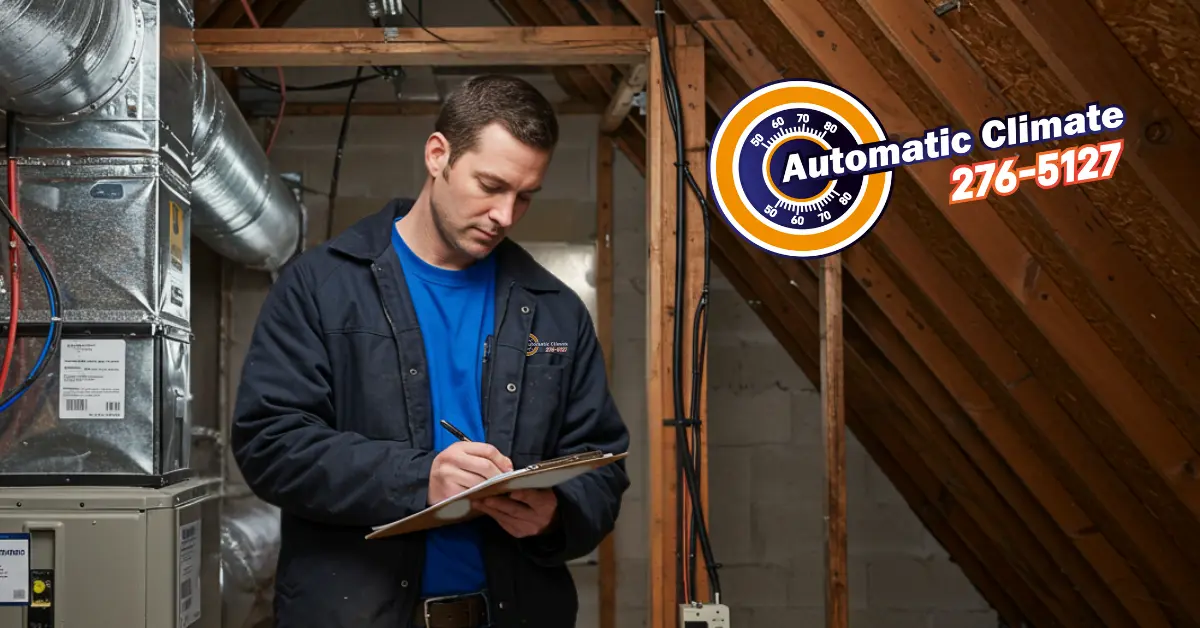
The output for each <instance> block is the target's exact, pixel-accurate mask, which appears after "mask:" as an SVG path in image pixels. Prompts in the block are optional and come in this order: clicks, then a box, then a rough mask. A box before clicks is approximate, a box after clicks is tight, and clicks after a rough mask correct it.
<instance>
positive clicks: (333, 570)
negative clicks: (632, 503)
mask: <svg viewBox="0 0 1200 628" xmlns="http://www.w3.org/2000/svg"><path fill="white" fill-rule="evenodd" d="M411 207H412V201H411V200H394V201H392V202H391V203H389V204H388V205H387V206H386V207H385V208H384V209H383V210H382V211H380V212H379V213H377V214H374V215H372V216H368V217H366V218H364V219H362V220H361V221H359V222H358V223H357V224H355V225H353V226H352V227H350V228H349V229H348V230H346V231H344V232H343V233H341V234H339V235H338V236H337V237H335V238H333V239H332V240H330V241H328V242H326V243H324V244H322V245H321V246H319V247H316V248H314V249H312V250H310V251H308V252H306V253H305V254H303V255H301V256H299V257H298V258H296V259H295V260H293V261H292V262H291V263H289V264H288V265H287V266H285V267H284V269H283V270H282V271H281V273H280V274H279V277H278V279H277V281H276V282H275V284H274V285H273V286H272V287H271V290H270V293H269V294H268V296H267V298H266V301H265V302H264V304H263V306H262V310H261V311H260V313H259V318H258V321H257V326H256V328H255V331H254V334H253V338H252V340H251V344H250V347H249V349H248V352H247V354H246V358H245V363H244V366H243V369H242V379H241V383H240V385H239V388H238V392H237V402H236V406H235V409H234V418H233V429H232V432H231V444H232V449H233V455H234V457H235V459H236V461H237V463H238V466H239V467H240V469H241V472H242V475H243V476H244V477H245V479H246V483H247V484H248V485H249V486H250V488H251V489H252V490H253V491H254V493H255V494H256V495H258V496H259V497H260V498H261V499H263V500H265V501H267V502H269V503H272V504H275V505H277V506H279V507H280V509H281V510H282V548H281V550H280V555H279V563H278V571H277V573H276V584H275V613H276V626H279V627H281V628H310V627H311V628H407V627H408V626H410V625H411V619H410V618H411V617H412V616H413V612H414V610H415V608H417V606H416V605H418V604H420V592H421V573H422V567H423V564H424V558H425V538H424V534H422V533H415V534H408V535H400V536H396V537H391V538H386V539H376V540H370V541H368V540H365V539H364V536H365V535H366V534H367V533H369V532H370V529H371V526H376V525H381V524H385V523H388V522H391V521H394V520H396V519H400V518H402V517H406V516H408V515H411V514H413V513H414V512H417V511H419V510H421V509H423V508H424V507H425V506H426V498H427V493H428V489H429V470H430V466H431V463H432V462H433V459H434V456H435V452H434V451H433V432H432V430H433V429H434V427H433V425H434V423H433V420H432V417H431V404H430V383H429V380H428V379H427V377H426V361H425V348H424V344H423V341H422V338H421V330H420V328H419V326H418V324H417V319H416V314H415V311H414V310H413V306H412V303H411V301H410V299H409V296H408V289H407V287H406V285H405V281H404V274H403V272H402V270H401V267H400V262H399V259H398V258H397V256H396V253H395V251H394V250H393V249H392V243H391V230H392V229H393V221H394V220H395V219H396V218H398V217H400V216H401V215H403V214H404V213H405V212H407V211H408V210H409V209H410V208H411ZM494 254H495V255H496V256H497V277H496V330H495V338H494V343H495V344H494V346H493V347H492V349H491V351H490V356H489V357H488V359H487V361H486V363H485V371H484V378H483V379H484V381H483V383H482V397H483V405H484V408H483V411H484V428H485V430H486V433H487V441H488V442H489V443H491V444H492V445H494V446H495V447H496V448H497V449H499V450H500V452H501V453H503V454H504V455H506V456H508V457H509V458H511V459H512V461H513V465H514V467H515V468H520V467H523V466H526V465H529V464H532V463H534V462H538V461H540V460H545V459H548V458H551V457H555V456H560V455H566V454H570V453H576V452H581V451H586V450H592V449H599V450H603V451H606V452H612V453H619V452H623V451H626V449H627V448H628V446H629V433H628V431H627V429H626V426H625V424H624V423H623V421H622V419H621V417H620V415H619V413H618V412H617V408H616V406H615V404H614V402H613V399H612V396H611V395H610V393H609V389H608V382H607V377H606V375H605V369H604V357H603V355H602V352H601V349H600V346H599V344H598V342H597V339H596V334H595V331H594V327H593V325H592V321H591V318H590V316H589V314H588V311H587V308H586V307H585V305H584V303H583V301H582V300H581V299H580V298H579V296H578V295H577V294H576V293H575V292H574V291H572V290H571V289H569V288H568V287H567V286H566V285H565V284H564V283H563V282H562V281H560V280H559V279H558V278H557V277H555V276H554V275H553V274H551V273H550V272H549V271H547V270H546V269H545V268H543V267H542V266H541V265H540V264H538V263H537V262H536V261H535V260H534V259H533V258H532V257H531V256H530V255H529V254H528V253H527V252H526V251H525V250H524V249H522V248H521V247H520V246H518V245H517V244H516V243H514V242H512V241H510V240H507V239H506V240H504V241H503V242H502V243H501V244H500V245H499V246H498V247H497V248H496V250H495V253H494ZM531 335H532V336H535V337H536V338H537V339H538V341H539V342H541V343H547V344H545V345H542V346H541V347H531V345H530V337H531ZM560 343H565V345H563V344H560ZM545 346H553V347H555V348H557V347H562V346H565V351H546V350H545V349H544V347H545ZM533 348H537V349H538V350H537V351H531V350H532V349H533ZM628 487H629V479H628V477H627V475H626V470H625V466H624V461H621V462H618V463H615V464H610V465H608V466H606V467H604V468H601V469H597V470H594V471H591V472H589V473H587V474H584V475H582V476H580V477H578V478H576V479H574V480H571V481H569V482H567V483H564V484H562V485H560V486H559V487H558V488H556V489H555V491H556V492H557V495H558V508H559V517H560V525H559V526H558V527H557V528H556V531H555V532H554V533H552V534H546V535H542V536H541V537H534V538H527V539H520V540H518V539H515V538H513V537H512V536H510V535H509V534H508V533H506V532H505V531H504V530H503V529H502V528H501V527H500V526H499V525H498V524H497V523H496V522H495V521H494V520H492V519H491V518H490V517H485V518H484V519H483V521H482V523H483V528H484V539H485V547H484V559H485V562H486V566H487V578H488V594H489V602H490V607H491V617H492V621H493V625H494V626H496V628H508V627H510V626H511V627H517V626H523V627H527V628H538V627H545V628H570V627H571V626H574V625H575V616H576V612H577V610H578V596H577V593H576V590H575V586H574V582H573V581H572V579H571V577H570V574H569V572H568V570H567V568H566V566H565V564H564V563H565V562H566V561H568V560H571V559H573V558H577V557H581V556H585V555H587V554H588V553H590V552H591V551H592V550H593V549H594V548H595V547H596V546H597V545H598V544H599V543H600V541H601V540H602V539H603V538H604V536H605V535H607V534H608V533H609V532H610V531H611V530H612V529H613V526H614V524H615V522H616V519H617V515H618V512H619V510H620V505H621V496H622V494H623V493H624V492H625V490H626V489H627V488H628Z"/></svg>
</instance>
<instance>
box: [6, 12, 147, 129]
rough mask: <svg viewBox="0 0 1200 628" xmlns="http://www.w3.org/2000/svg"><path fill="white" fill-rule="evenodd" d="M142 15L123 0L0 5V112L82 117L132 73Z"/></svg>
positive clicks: (117, 88)
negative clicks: (3, 110) (0, 109)
mask: <svg viewBox="0 0 1200 628" xmlns="http://www.w3.org/2000/svg"><path fill="white" fill-rule="evenodd" d="M142 37H143V29H142V13H141V11H140V10H139V7H138V4H137V3H136V2H130V1H128V0H124V1H123V0H103V1H88V0H4V2H2V3H0V108H3V109H6V110H9V111H17V112H20V113H23V114H26V115H32V116H44V117H51V118H63V119H65V118H68V117H71V116H76V115H86V114H89V113H91V112H93V111H95V110H96V109H97V108H98V107H100V106H101V105H103V104H104V103H106V102H107V101H108V100H109V99H111V98H112V97H113V96H114V95H115V94H116V92H117V91H118V90H119V89H120V88H121V87H122V86H123V85H124V83H125V82H126V81H127V80H128V79H129V77H130V76H131V75H132V74H133V70H134V66H135V65H136V62H137V59H138V57H139V56H140V54H141V51H142Z"/></svg>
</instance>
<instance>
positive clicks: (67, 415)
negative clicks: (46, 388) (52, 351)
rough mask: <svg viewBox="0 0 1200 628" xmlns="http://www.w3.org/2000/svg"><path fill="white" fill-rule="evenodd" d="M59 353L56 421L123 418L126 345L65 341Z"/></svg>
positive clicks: (97, 341) (97, 340)
mask: <svg viewBox="0 0 1200 628" xmlns="http://www.w3.org/2000/svg"><path fill="white" fill-rule="evenodd" d="M60 352H61V356H62V358H61V360H60V362H59V391H58V415H59V417H60V418H63V419H123V418H125V341H124V340H121V339H116V340H101V339H95V340H90V339H89V340H79V339H66V338H64V339H63V340H62V347H61V348H60Z"/></svg>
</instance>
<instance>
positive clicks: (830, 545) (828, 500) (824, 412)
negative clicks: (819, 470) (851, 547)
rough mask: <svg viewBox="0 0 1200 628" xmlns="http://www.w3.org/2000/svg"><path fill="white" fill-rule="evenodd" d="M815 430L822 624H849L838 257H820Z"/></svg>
mask: <svg viewBox="0 0 1200 628" xmlns="http://www.w3.org/2000/svg"><path fill="white" fill-rule="evenodd" d="M820 292H821V307H820V310H819V313H820V317H821V327H820V329H821V334H820V337H821V416H822V421H821V432H822V436H823V440H824V441H825V506H824V510H825V628H847V626H849V623H850V600H849V592H848V589H849V584H848V580H849V575H848V572H849V566H848V563H847V558H846V551H847V548H846V424H845V421H846V419H845V408H846V400H845V398H844V397H843V388H842V258H841V256H840V255H837V254H834V255H830V256H828V257H826V258H824V259H822V260H821V277H820Z"/></svg>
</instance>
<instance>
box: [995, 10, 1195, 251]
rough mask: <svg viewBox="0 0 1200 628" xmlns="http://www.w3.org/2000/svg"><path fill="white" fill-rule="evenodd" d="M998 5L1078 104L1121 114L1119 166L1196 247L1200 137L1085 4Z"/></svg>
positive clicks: (1094, 12) (1093, 11)
mask: <svg viewBox="0 0 1200 628" xmlns="http://www.w3.org/2000/svg"><path fill="white" fill-rule="evenodd" d="M996 4H997V5H998V6H999V7H1000V9H1001V10H1003V11H1004V14H1005V15H1007V16H1008V19H1010V20H1012V22H1013V25H1014V26H1016V28H1017V29H1018V30H1019V31H1020V32H1021V33H1022V34H1023V35H1024V36H1025V38H1026V39H1027V40H1028V41H1029V43H1030V44H1031V45H1032V46H1033V47H1034V49H1036V50H1037V51H1038V54H1040V55H1041V57H1042V58H1043V59H1044V60H1045V61H1046V64H1047V65H1048V66H1049V68H1050V70H1051V71H1053V72H1054V74H1055V76H1057V77H1058V79H1059V80H1060V81H1061V82H1062V84H1063V85H1064V86H1065V87H1066V88H1067V89H1068V90H1069V92H1070V93H1071V95H1072V96H1074V98H1075V99H1076V100H1077V101H1078V102H1080V103H1086V102H1092V101H1097V100H1098V101H1100V102H1101V103H1102V104H1105V105H1120V106H1121V107H1122V108H1123V109H1124V110H1125V126H1124V127H1122V130H1121V132H1120V134H1119V136H1120V137H1124V138H1126V139H1125V151H1124V154H1123V155H1122V161H1123V162H1126V163H1128V164H1130V165H1131V166H1133V169H1134V171H1136V172H1137V174H1138V177H1140V178H1141V179H1142V181H1143V182H1144V183H1145V184H1146V186H1147V187H1149V188H1150V190H1151V191H1152V192H1154V194H1155V196H1157V197H1158V200H1159V201H1160V202H1162V204H1163V205H1164V207H1166V209H1167V211H1168V212H1169V213H1170V214H1171V217H1172V218H1174V219H1175V221H1176V222H1177V223H1178V224H1179V227H1180V228H1181V229H1182V230H1183V231H1184V232H1185V233H1187V234H1188V235H1189V236H1190V238H1191V241H1192V243H1193V245H1196V244H1200V201H1198V200H1197V198H1196V194H1195V190H1194V185H1195V182H1196V181H1195V180H1196V166H1195V156H1196V155H1197V154H1200V136H1198V135H1197V133H1196V131H1195V129H1193V128H1192V127H1191V125H1189V124H1188V122H1187V120H1185V119H1183V117H1182V116H1181V115H1179V112H1178V111H1176V110H1175V107H1174V106H1172V104H1171V103H1170V101H1168V100H1167V98H1166V97H1165V96H1163V93H1162V91H1161V90H1159V88H1158V86H1157V85H1155V83H1154V81H1153V80H1152V79H1151V78H1150V77H1149V76H1147V74H1146V72H1145V71H1144V70H1143V69H1142V67H1141V66H1140V65H1138V62H1137V61H1136V60H1135V59H1134V58H1133V57H1132V56H1131V55H1130V54H1129V51H1128V50H1127V49H1126V48H1125V47H1124V46H1123V45H1122V44H1121V42H1120V40H1118V39H1117V37H1116V35H1114V34H1113V32H1112V30H1111V29H1109V28H1108V26H1107V25H1106V24H1105V23H1104V21H1103V20H1101V19H1100V16H1099V15H1097V14H1096V10H1095V9H1094V8H1093V7H1092V6H1091V5H1090V4H1088V2H1087V0H1052V1H1051V0H1045V1H1042V2H1014V1H1013V0H996ZM1082 51H1086V54H1084V53H1082ZM1114 77H1120V80H1113V79H1114Z"/></svg>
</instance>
